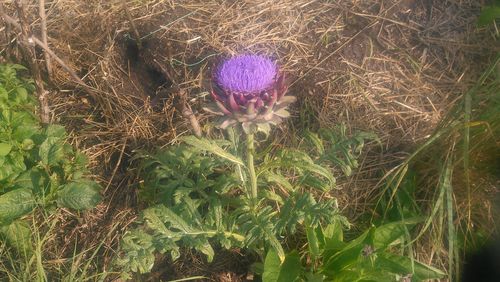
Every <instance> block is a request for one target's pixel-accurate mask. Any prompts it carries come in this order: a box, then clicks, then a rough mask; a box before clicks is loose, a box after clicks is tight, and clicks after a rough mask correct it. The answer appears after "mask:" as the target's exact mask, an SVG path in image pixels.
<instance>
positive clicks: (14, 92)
mask: <svg viewBox="0 0 500 282" xmlns="http://www.w3.org/2000/svg"><path fill="white" fill-rule="evenodd" d="M23 70H25V68H24V67H23V66H20V65H0V235H1V237H2V238H4V239H5V241H6V242H7V243H9V244H10V245H11V246H13V247H15V248H16V249H18V250H21V251H25V250H27V249H29V247H28V245H29V244H27V243H26V240H28V239H29V237H30V236H29V235H30V232H29V230H30V229H29V225H28V224H27V223H26V222H25V221H23V220H22V217H23V216H26V215H28V214H30V213H31V212H32V211H33V210H34V209H35V208H36V207H38V206H40V207H43V208H44V209H45V210H47V211H50V210H53V209H54V208H55V207H66V208H71V209H74V210H84V209H89V208H92V207H94V206H95V205H96V204H97V203H98V202H99V201H100V195H99V190H100V187H99V185H98V184H97V183H96V182H94V181H92V180H89V179H88V178H85V177H84V176H85V175H86V174H87V169H86V162H87V160H86V157H85V155H83V154H82V153H80V152H78V151H75V150H74V149H73V147H72V146H71V145H70V144H68V143H67V137H68V136H67V134H66V130H65V129H64V127H63V126H60V125H55V124H50V125H42V124H41V123H40V121H39V119H38V117H37V115H36V106H37V104H36V100H35V99H34V98H33V96H32V95H31V93H32V92H33V91H34V87H33V84H32V82H31V80H28V79H22V78H20V77H19V75H18V71H23ZM21 246H22V248H21Z"/></svg>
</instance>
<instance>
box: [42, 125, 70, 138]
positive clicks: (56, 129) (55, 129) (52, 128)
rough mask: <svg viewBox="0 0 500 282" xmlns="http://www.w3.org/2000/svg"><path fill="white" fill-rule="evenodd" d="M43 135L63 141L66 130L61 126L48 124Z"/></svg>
mask: <svg viewBox="0 0 500 282" xmlns="http://www.w3.org/2000/svg"><path fill="white" fill-rule="evenodd" d="M45 134H46V135H47V137H54V138H59V139H63V138H66V129H65V128H64V126H62V125H58V124H49V125H48V126H47V129H45Z"/></svg>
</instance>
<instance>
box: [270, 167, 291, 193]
mask: <svg viewBox="0 0 500 282" xmlns="http://www.w3.org/2000/svg"><path fill="white" fill-rule="evenodd" d="M263 173H264V178H265V179H266V180H267V182H274V183H276V184H278V185H279V186H281V187H283V188H285V189H286V190H287V191H290V192H293V191H294V189H293V186H292V184H290V182H289V181H288V180H287V179H286V177H284V176H283V175H280V174H276V173H273V172H271V171H266V172H263Z"/></svg>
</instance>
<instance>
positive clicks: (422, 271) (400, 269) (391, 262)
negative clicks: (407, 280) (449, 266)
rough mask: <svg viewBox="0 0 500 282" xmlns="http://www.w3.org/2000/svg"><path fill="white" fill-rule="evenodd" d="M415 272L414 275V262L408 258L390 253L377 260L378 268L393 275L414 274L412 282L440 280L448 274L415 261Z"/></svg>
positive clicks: (381, 255)
mask: <svg viewBox="0 0 500 282" xmlns="http://www.w3.org/2000/svg"><path fill="white" fill-rule="evenodd" d="M413 265H414V270H415V272H414V273H412V261H411V259H410V258H408V257H403V256H397V255H393V254H389V253H384V254H380V255H379V256H378V258H377V263H376V267H380V268H383V269H385V270H386V271H390V272H393V273H399V274H410V273H411V274H413V280H412V281H414V280H415V281H422V280H427V279H440V278H444V277H446V274H445V273H444V272H443V271H441V270H439V269H437V268H435V267H432V266H430V265H426V264H423V263H421V262H418V261H414V264H413Z"/></svg>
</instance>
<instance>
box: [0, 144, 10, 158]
mask: <svg viewBox="0 0 500 282" xmlns="http://www.w3.org/2000/svg"><path fill="white" fill-rule="evenodd" d="M10 150H12V145H11V144H8V143H0V157H4V156H7V155H8V154H9V153H10Z"/></svg>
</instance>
